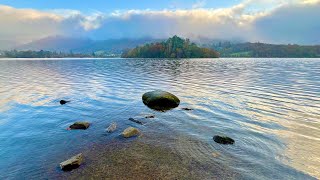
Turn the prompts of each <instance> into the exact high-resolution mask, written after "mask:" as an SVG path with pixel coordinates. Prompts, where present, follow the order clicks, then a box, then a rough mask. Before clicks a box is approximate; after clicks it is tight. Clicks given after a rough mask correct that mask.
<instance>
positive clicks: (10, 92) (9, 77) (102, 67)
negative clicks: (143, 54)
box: [0, 58, 320, 179]
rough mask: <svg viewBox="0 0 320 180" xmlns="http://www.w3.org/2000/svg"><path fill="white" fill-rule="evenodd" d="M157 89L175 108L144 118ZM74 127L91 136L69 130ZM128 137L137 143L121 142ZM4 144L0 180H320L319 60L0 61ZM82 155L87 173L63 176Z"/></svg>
mask: <svg viewBox="0 0 320 180" xmlns="http://www.w3.org/2000/svg"><path fill="white" fill-rule="evenodd" d="M156 89H161V90H165V91H169V92H171V93H173V94H175V95H176V96H178V97H179V98H180V101H181V103H180V106H179V107H177V108H175V109H173V110H171V111H167V112H157V111H153V110H151V109H149V108H148V107H146V106H145V105H144V104H143V103H142V100H141V96H142V94H143V93H145V92H148V91H152V90H156ZM61 99H65V100H70V101H71V102H70V103H68V104H66V105H63V106H61V105H60V104H59V101H60V100H61ZM184 107H187V108H192V109H193V110H191V111H185V110H183V109H182V108H184ZM150 114H151V115H155V118H154V119H145V118H143V117H144V116H146V115H150ZM130 117H133V118H137V119H140V120H141V121H142V122H143V123H144V125H140V124H137V123H134V122H131V121H129V120H128V118H130ZM79 120H87V121H89V122H91V123H92V124H91V126H90V128H89V129H87V130H79V131H69V130H67V128H68V126H69V125H70V124H72V123H73V122H75V121H79ZM112 122H116V123H117V124H118V128H117V130H116V131H115V132H114V133H112V134H108V133H106V131H105V129H106V127H108V125H109V124H110V123H112ZM129 126H133V127H136V128H138V129H139V130H140V131H141V132H142V135H141V136H140V137H137V138H131V139H123V138H120V137H119V134H120V133H121V132H122V131H123V130H124V129H125V128H127V127H129ZM0 132H1V133H0V159H1V161H0V179H56V178H71V179H72V178H77V177H85V176H88V177H97V178H98V177H113V178H116V177H127V178H128V177H132V178H133V179H134V177H136V178H137V177H141V178H146V177H150V176H152V175H153V176H155V178H156V177H159V178H163V179H170V178H178V179H179V178H183V176H184V177H193V178H194V179H212V178H226V179H229V178H230V179H232V178H235V179H316V178H320V169H319V167H320V59H254V58H252V59H223V58H221V59H188V60H187V59H180V60H162V59H161V60H159V59H50V60H48V59H35V60H31V59H24V60H21V59H20V60H19V59H10V60H8V59H1V60H0ZM214 135H225V136H229V137H232V138H233V139H234V140H235V144H234V145H221V144H217V143H215V142H214V141H213V139H212V137H213V136H214ZM80 152H82V153H83V154H84V156H85V163H84V164H83V165H82V166H80V168H78V169H76V170H74V171H72V172H62V171H61V170H60V169H59V163H60V162H62V161H64V160H66V159H68V158H69V157H71V156H73V155H75V154H77V153H80ZM133 166H134V167H133ZM108 173H109V174H108ZM188 173H190V174H188ZM143 175H146V177H143ZM190 179H191V178H190Z"/></svg>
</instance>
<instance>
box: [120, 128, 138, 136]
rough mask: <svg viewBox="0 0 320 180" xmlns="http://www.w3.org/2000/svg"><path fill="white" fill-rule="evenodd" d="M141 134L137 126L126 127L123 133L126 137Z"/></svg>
mask: <svg viewBox="0 0 320 180" xmlns="http://www.w3.org/2000/svg"><path fill="white" fill-rule="evenodd" d="M139 134H140V131H139V130H138V129H137V128H134V127H128V128H127V129H125V130H124V131H123V132H122V133H121V135H122V136H123V137H125V138H129V137H133V136H138V135H139Z"/></svg>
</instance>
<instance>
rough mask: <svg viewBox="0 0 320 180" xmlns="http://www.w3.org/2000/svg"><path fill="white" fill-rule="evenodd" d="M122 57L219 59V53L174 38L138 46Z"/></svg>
mask: <svg viewBox="0 0 320 180" xmlns="http://www.w3.org/2000/svg"><path fill="white" fill-rule="evenodd" d="M121 57H124V58H217V57H219V53H218V52H216V51H214V50H213V49H210V48H201V47H198V46H197V45H196V44H195V43H191V42H190V40H189V39H182V38H180V37H178V36H173V37H172V38H169V39H168V40H166V41H162V42H157V43H151V44H146V45H143V46H138V47H136V48H134V49H131V50H129V51H127V52H124V53H123V54H122V56H121Z"/></svg>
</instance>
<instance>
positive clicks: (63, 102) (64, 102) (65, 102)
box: [60, 100, 70, 105]
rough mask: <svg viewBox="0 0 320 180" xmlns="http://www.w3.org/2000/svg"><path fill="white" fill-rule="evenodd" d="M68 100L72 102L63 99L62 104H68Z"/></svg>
mask: <svg viewBox="0 0 320 180" xmlns="http://www.w3.org/2000/svg"><path fill="white" fill-rule="evenodd" d="M68 102H70V101H66V100H61V101H60V104H61V105H64V104H67V103H68Z"/></svg>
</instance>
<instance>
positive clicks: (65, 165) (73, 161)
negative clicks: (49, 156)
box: [60, 153, 83, 171]
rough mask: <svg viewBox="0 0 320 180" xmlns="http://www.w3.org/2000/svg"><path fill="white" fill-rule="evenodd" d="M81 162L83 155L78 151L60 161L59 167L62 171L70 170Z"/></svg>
mask: <svg viewBox="0 0 320 180" xmlns="http://www.w3.org/2000/svg"><path fill="white" fill-rule="evenodd" d="M82 162H83V155H82V154H81V153H80V154H77V155H75V156H73V157H71V158H70V159H68V160H66V161H63V162H62V163H60V168H61V169H62V170H63V171H71V170H73V169H76V168H78V167H79V166H80V165H81V164H82Z"/></svg>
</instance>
